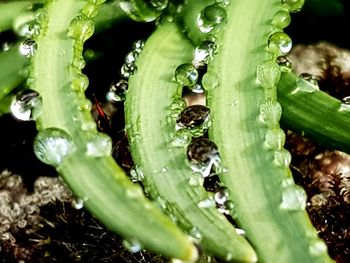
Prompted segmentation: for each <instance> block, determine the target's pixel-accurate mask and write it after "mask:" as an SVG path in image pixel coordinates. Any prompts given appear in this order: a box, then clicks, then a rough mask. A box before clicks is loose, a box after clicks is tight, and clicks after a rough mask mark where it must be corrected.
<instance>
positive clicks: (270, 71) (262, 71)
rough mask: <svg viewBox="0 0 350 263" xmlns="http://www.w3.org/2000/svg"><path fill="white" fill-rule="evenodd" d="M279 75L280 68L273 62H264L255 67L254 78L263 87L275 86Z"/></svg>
mask: <svg viewBox="0 0 350 263" xmlns="http://www.w3.org/2000/svg"><path fill="white" fill-rule="evenodd" d="M280 77H281V69H280V67H279V66H278V65H277V64H276V63H275V62H271V61H268V62H265V63H263V64H261V65H259V66H257V68H256V79H257V81H258V83H259V84H260V85H261V86H263V87H264V88H274V87H276V85H277V83H278V81H279V79H280Z"/></svg>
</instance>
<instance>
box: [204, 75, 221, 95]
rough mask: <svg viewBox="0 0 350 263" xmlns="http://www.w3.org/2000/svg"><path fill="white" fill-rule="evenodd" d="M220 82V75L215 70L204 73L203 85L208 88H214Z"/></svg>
mask: <svg viewBox="0 0 350 263" xmlns="http://www.w3.org/2000/svg"><path fill="white" fill-rule="evenodd" d="M219 84H220V81H219V77H218V75H217V74H216V73H215V72H213V71H207V73H205V74H204V75H203V78H202V85H203V87H204V88H205V89H206V90H213V89H215V88H216V87H218V86H219Z"/></svg>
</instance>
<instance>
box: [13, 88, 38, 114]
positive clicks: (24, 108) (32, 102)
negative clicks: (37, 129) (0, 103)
mask: <svg viewBox="0 0 350 263" xmlns="http://www.w3.org/2000/svg"><path fill="white" fill-rule="evenodd" d="M41 107H42V98H41V96H40V94H39V93H38V92H36V91H35V90H29V89H28V90H24V91H22V92H21V93H20V94H18V95H16V97H15V99H14V100H13V101H12V103H11V106H10V109H11V113H12V115H13V116H14V117H15V118H16V119H18V120H21V121H29V120H36V119H37V118H38V117H39V115H40V113H41Z"/></svg>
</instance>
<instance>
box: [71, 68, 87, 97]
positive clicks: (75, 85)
mask: <svg viewBox="0 0 350 263" xmlns="http://www.w3.org/2000/svg"><path fill="white" fill-rule="evenodd" d="M88 86H89V79H88V77H87V76H86V75H85V74H83V73H81V72H78V73H76V74H75V76H74V78H73V80H72V89H73V90H74V91H76V92H84V91H85V90H86V89H87V88H88Z"/></svg>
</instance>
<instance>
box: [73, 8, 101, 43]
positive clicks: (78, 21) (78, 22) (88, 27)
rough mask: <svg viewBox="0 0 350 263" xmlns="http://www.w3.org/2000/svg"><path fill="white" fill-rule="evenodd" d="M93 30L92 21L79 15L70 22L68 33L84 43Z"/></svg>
mask: <svg viewBox="0 0 350 263" xmlns="http://www.w3.org/2000/svg"><path fill="white" fill-rule="evenodd" d="M94 30H95V24H94V22H93V20H91V19H90V18H88V17H87V16H85V15H79V16H77V17H75V18H74V19H73V20H72V21H71V23H70V25H69V30H68V32H69V35H70V36H71V37H73V38H75V39H77V40H80V41H83V42H84V41H86V40H87V39H89V38H90V37H91V36H92V35H93V33H94Z"/></svg>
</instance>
